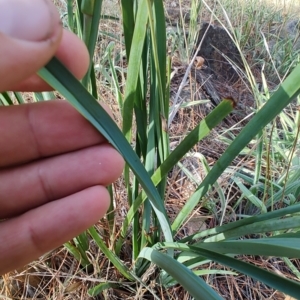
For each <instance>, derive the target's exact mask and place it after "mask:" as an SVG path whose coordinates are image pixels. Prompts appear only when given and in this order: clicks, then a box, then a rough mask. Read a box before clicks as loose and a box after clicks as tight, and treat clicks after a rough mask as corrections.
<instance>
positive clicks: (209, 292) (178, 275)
mask: <svg viewBox="0 0 300 300" xmlns="http://www.w3.org/2000/svg"><path fill="white" fill-rule="evenodd" d="M139 257H140V258H146V259H148V260H149V261H151V262H152V263H154V264H156V265H157V266H159V267H160V268H162V269H164V270H165V271H166V272H167V273H168V274H169V275H171V276H172V277H173V278H174V279H175V280H176V281H178V282H179V283H180V284H181V285H182V286H183V287H184V289H185V290H187V291H188V292H189V293H190V294H191V295H192V296H193V297H194V298H195V299H197V300H208V299H209V300H214V299H215V300H222V299H223V298H222V297H221V296H219V295H218V294H217V293H216V292H215V291H214V290H213V289H212V288H211V287H209V285H207V284H206V283H205V282H204V280H203V279H201V278H200V277H198V276H196V275H195V274H194V273H193V272H192V271H191V270H190V269H188V268H187V267H185V266H184V265H182V264H180V263H179V262H177V261H176V260H175V259H173V258H171V257H170V256H167V255H166V254H164V253H160V252H159V251H157V250H154V249H151V248H147V247H146V248H144V249H143V250H142V251H141V253H140V255H139Z"/></svg>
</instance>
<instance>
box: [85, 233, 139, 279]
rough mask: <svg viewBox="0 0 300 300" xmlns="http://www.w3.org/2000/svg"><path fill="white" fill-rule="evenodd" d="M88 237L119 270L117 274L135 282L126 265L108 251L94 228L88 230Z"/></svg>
mask: <svg viewBox="0 0 300 300" xmlns="http://www.w3.org/2000/svg"><path fill="white" fill-rule="evenodd" d="M88 231H89V233H90V235H91V236H92V238H93V239H94V241H95V243H96V244H97V245H98V247H99V248H100V249H101V251H102V252H103V253H104V255H105V256H106V257H107V258H108V259H109V260H110V262H111V263H112V264H113V265H114V266H115V267H116V268H117V269H118V270H119V272H120V273H121V274H122V275H123V276H124V277H125V278H127V279H128V280H132V281H133V280H135V276H133V274H131V272H130V270H129V269H128V268H127V267H126V265H125V264H124V263H123V262H122V261H121V260H120V259H119V258H118V257H117V256H116V255H115V254H114V253H113V252H112V251H111V250H109V249H108V248H107V247H106V245H105V243H104V242H103V241H102V239H101V237H100V236H99V234H98V233H97V231H96V229H95V228H94V227H91V228H90V229H89V230H88Z"/></svg>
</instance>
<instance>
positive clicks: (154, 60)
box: [0, 0, 300, 299]
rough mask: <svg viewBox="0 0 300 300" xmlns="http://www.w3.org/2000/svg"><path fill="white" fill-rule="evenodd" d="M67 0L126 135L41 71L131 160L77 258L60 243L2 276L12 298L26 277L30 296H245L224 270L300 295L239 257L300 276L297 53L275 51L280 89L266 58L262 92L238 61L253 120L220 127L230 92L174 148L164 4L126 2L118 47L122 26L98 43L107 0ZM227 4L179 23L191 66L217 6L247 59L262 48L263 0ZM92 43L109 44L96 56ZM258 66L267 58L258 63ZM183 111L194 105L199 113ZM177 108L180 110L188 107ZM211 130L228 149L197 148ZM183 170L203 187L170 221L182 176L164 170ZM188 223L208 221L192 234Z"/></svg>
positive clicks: (79, 242) (93, 83)
mask: <svg viewBox="0 0 300 300" xmlns="http://www.w3.org/2000/svg"><path fill="white" fill-rule="evenodd" d="M61 3H63V2H61ZM93 3H94V6H93ZM104 3H105V2H104ZM104 3H103V4H104ZM180 3H181V2H180ZM201 3H204V1H203V2H201ZM205 3H206V2H205ZM259 3H260V4H262V3H261V2H260V1H259ZM67 4H68V6H67V8H68V15H66V16H64V18H65V19H64V20H65V22H66V25H67V26H69V27H70V29H72V30H74V31H75V32H76V33H77V34H79V35H81V36H82V38H83V39H84V40H85V42H86V44H87V46H88V48H89V51H90V53H91V54H92V55H91V56H93V57H94V60H95V63H92V64H91V66H90V71H89V73H88V75H87V76H86V77H85V79H84V80H83V85H84V86H85V87H86V88H87V89H88V90H89V91H90V92H91V94H92V95H94V96H95V97H97V95H100V97H99V98H100V100H102V101H103V97H102V93H100V92H99V90H100V89H101V91H106V95H107V94H108V93H110V94H111V95H113V96H114V97H115V98H116V100H115V102H114V103H115V105H118V108H117V110H118V114H119V115H121V119H122V122H121V123H122V125H121V127H122V131H123V134H121V132H120V130H119V129H118V127H117V126H116V125H115V124H114V123H113V122H112V121H111V120H110V118H109V117H108V116H107V115H106V114H105V112H104V111H103V110H101V108H100V106H99V105H98V104H97V102H96V101H95V100H94V98H93V97H92V96H91V95H90V94H88V93H87V91H86V89H85V88H83V85H81V84H80V83H78V82H77V81H76V80H75V79H74V78H73V77H72V75H71V74H69V72H68V71H67V70H66V69H65V68H64V67H63V66H62V65H61V64H60V63H59V62H58V61H57V60H56V59H53V60H52V61H51V63H50V64H49V65H47V66H46V68H45V69H43V70H41V71H40V75H41V76H42V77H43V78H44V79H45V80H47V81H48V82H49V83H50V84H52V86H53V87H54V88H55V89H56V90H58V91H59V92H60V93H61V94H62V95H63V96H64V97H66V99H67V100H68V101H70V102H71V103H72V104H73V105H74V106H75V107H76V108H77V109H78V110H79V111H80V112H81V113H82V114H83V115H84V116H85V117H86V118H87V119H88V120H89V121H90V122H91V123H92V124H93V125H94V126H95V127H96V128H97V129H98V130H99V131H100V132H101V133H102V134H104V135H105V137H106V138H107V139H108V140H109V141H110V142H111V143H112V145H114V146H115V147H116V148H117V149H118V150H119V151H120V153H121V154H122V155H123V156H124V158H125V160H126V162H127V167H126V169H125V171H124V177H123V179H122V180H120V181H118V182H117V183H116V184H115V185H113V186H112V187H109V191H110V193H111V195H112V203H111V207H110V209H109V212H108V214H107V216H106V218H105V219H104V220H102V221H101V222H99V224H96V225H95V226H94V227H92V228H90V229H89V230H88V231H87V232H86V233H83V234H81V235H80V236H78V237H76V238H75V239H74V240H73V241H70V242H69V243H67V244H66V245H65V248H66V249H67V250H68V251H69V254H68V253H67V252H66V251H65V249H61V250H58V251H55V252H53V253H52V254H48V255H46V256H44V257H43V258H42V259H41V261H39V262H37V263H33V264H32V265H31V266H30V267H28V268H27V269H25V270H24V271H23V273H22V271H20V272H19V273H16V274H11V275H12V277H13V278H14V280H13V281H12V280H10V278H9V277H4V278H3V284H2V286H3V291H2V293H3V294H5V295H8V296H10V297H16V296H15V295H17V294H18V293H19V291H18V288H19V287H20V286H19V287H18V284H20V285H21V290H22V291H23V293H24V295H26V297H36V298H38V297H47V296H48V297H49V295H51V296H50V297H51V298H53V297H54V298H56V297H64V299H67V298H68V297H69V298H70V299H71V298H72V297H75V296H74V295H76V297H80V296H79V293H81V295H84V296H83V297H86V294H87V293H88V294H89V295H91V297H97V295H99V294H102V295H103V296H104V297H107V298H113V297H119V298H123V299H124V298H129V297H134V296H133V295H135V297H136V298H139V299H143V298H147V297H152V298H157V299H159V298H163V297H169V298H172V297H174V298H176V297H177V298H182V299H183V297H189V296H188V295H190V296H193V297H194V298H195V299H222V298H221V296H225V295H226V297H227V298H229V297H232V295H235V296H234V297H235V298H237V299H238V297H240V298H242V295H241V291H240V290H239V289H236V290H235V291H233V288H232V285H230V284H228V286H229V287H228V290H229V291H226V292H224V291H222V289H220V288H219V286H218V284H217V283H214V284H212V282H216V278H220V277H223V278H225V279H223V280H226V281H227V282H229V281H231V280H233V281H234V280H235V278H237V276H240V275H237V274H238V273H242V274H245V275H247V276H250V277H252V278H254V279H255V280H257V281H260V282H262V284H264V286H265V287H266V286H269V287H272V288H273V289H275V290H276V289H277V290H281V291H283V292H284V293H287V294H291V295H293V296H294V297H297V295H298V291H299V287H300V286H299V284H298V283H297V282H296V281H291V280H289V279H287V278H284V277H281V276H278V275H276V274H275V273H272V272H268V271H266V270H265V269H264V268H262V267H260V266H259V265H258V266H255V265H253V264H249V263H246V262H245V260H248V261H249V262H251V261H252V260H253V257H256V256H260V257H284V261H285V265H284V270H285V273H284V274H287V273H288V272H287V271H286V270H287V269H288V270H290V274H294V276H293V278H295V277H297V276H298V275H299V274H298V273H297V269H296V268H295V265H294V261H293V260H292V259H295V258H299V245H298V240H299V231H298V228H299V227H300V219H299V217H298V214H299V211H300V206H299V204H298V199H299V192H300V190H299V188H298V186H299V180H298V178H299V159H298V156H297V153H298V150H299V149H298V148H297V142H298V136H299V124H300V123H299V112H298V110H297V109H296V106H295V105H291V103H292V101H293V99H295V98H296V97H297V95H298V94H299V92H300V84H299V83H298V82H297V78H299V75H300V70H299V66H298V67H296V68H294V66H293V65H292V64H293V62H294V60H293V58H289V64H287V65H288V69H285V70H284V71H283V73H281V71H280V70H279V69H278V67H277V66H276V64H274V60H273V61H272V59H271V64H270V66H271V67H272V68H275V70H276V72H277V73H278V76H279V78H280V85H279V86H277V85H276V86H275V87H276V92H275V93H273V91H269V85H268V78H269V75H270V74H269V69H268V68H267V67H265V69H262V70H265V71H262V72H261V78H262V87H263V92H262V90H261V89H259V88H258V87H257V81H256V79H257V78H256V77H255V74H254V72H253V66H252V65H251V64H249V62H248V61H247V59H245V57H244V56H243V58H244V60H243V62H244V67H245V70H246V71H245V74H244V76H245V78H246V79H247V80H248V83H249V85H250V87H251V88H250V91H251V93H252V96H253V97H254V98H255V99H256V100H257V101H256V106H254V107H253V114H252V115H251V118H250V116H249V119H251V120H249V122H248V124H246V125H245V123H242V122H241V123H240V125H239V128H238V130H237V129H236V128H231V127H230V126H227V128H225V127H226V126H225V124H224V123H221V122H222V120H224V118H226V117H227V118H228V115H229V114H230V113H231V112H232V111H233V109H234V106H235V103H234V102H233V101H232V100H231V99H223V101H222V102H221V103H220V104H219V105H218V106H217V107H216V108H214V109H213V110H212V111H211V112H210V113H209V114H208V115H204V116H202V117H203V119H202V120H199V122H195V124H192V125H191V126H190V127H188V126H186V127H187V128H188V130H185V131H186V133H184V134H182V135H181V136H175V137H174V136H172V137H171V138H172V139H176V147H175V148H174V147H173V146H172V145H170V137H169V134H170V133H172V128H173V130H174V127H172V126H173V125H172V123H171V125H170V128H169V126H168V124H169V123H170V122H169V118H170V115H171V113H172V111H171V109H170V103H169V98H170V90H171V89H172V88H171V86H172V83H171V79H170V77H171V64H170V61H171V60H170V58H169V57H168V56H166V53H167V35H166V31H165V30H164V28H165V18H164V9H163V2H162V1H154V2H152V1H150V0H148V1H143V2H141V1H135V0H132V1H128V0H124V1H121V2H120V9H121V11H122V22H123V28H124V29H123V34H124V40H120V42H118V39H120V38H119V37H120V34H118V35H117V34H116V33H112V32H106V33H101V32H100V37H101V38H102V39H103V38H104V37H106V38H107V45H108V46H107V47H106V49H105V50H104V49H103V48H102V47H101V46H99V43H98V42H97V41H99V37H97V35H98V28H99V21H100V19H99V17H100V16H101V15H102V16H103V15H104V14H101V13H100V12H101V4H102V1H99V2H93V1H79V0H77V1H76V2H75V4H74V6H73V1H67ZM184 4H185V5H186V3H184ZM228 4H229V2H228V1H222V2H217V5H211V3H209V2H207V3H206V8H205V5H204V6H203V5H202V6H201V5H200V1H192V3H191V4H190V5H191V8H192V9H191V10H192V12H191V14H190V16H191V19H190V22H189V25H188V28H189V30H188V34H187V35H185V34H183V36H182V33H180V32H181V31H178V32H179V39H182V40H183V41H184V42H182V43H181V42H180V43H179V44H178V45H175V46H174V44H173V45H172V41H171V42H170V43H171V48H172V47H173V50H174V49H176V47H177V48H178V47H179V49H180V47H186V48H182V49H181V50H180V51H181V53H182V55H184V60H185V61H186V64H187V65H189V64H190V62H189V61H190V60H191V59H192V55H193V51H194V50H195V48H194V45H193V41H194V40H195V33H196V31H197V30H196V26H195V22H196V19H198V17H199V15H201V19H203V15H205V14H206V15H207V14H208V13H210V14H211V15H210V18H212V19H218V22H219V23H220V24H223V26H224V28H226V30H227V31H228V33H229V34H231V36H232V38H233V40H234V42H235V43H236V46H237V47H238V49H239V50H240V53H241V55H243V52H244V51H251V50H249V49H252V48H253V47H254V48H255V47H262V45H263V44H264V45H265V44H266V43H264V39H263V38H262V35H261V32H260V33H258V31H259V30H260V29H259V28H260V27H259V24H260V23H261V24H266V27H267V24H268V22H269V21H270V17H269V16H268V15H267V14H266V13H267V11H266V10H261V11H259V12H257V13H256V14H254V7H255V5H257V4H258V2H257V1H256V2H255V1H254V0H253V1H250V2H247V5H244V3H241V6H240V7H238V6H235V7H234V8H232V3H231V6H228ZM182 5H183V3H181V6H182ZM274 13H275V12H274ZM276 13H277V12H276ZM181 16H183V12H182V11H181ZM237 16H238V18H237ZM249 16H251V17H252V19H249V18H248V17H249ZM110 20H113V18H110ZM232 20H234V21H232ZM101 22H102V21H101ZM101 22H100V23H101ZM115 22H118V21H117V20H115ZM181 24H183V22H182V23H181ZM116 26H119V25H116ZM178 32H177V34H178ZM260 37H261V38H260ZM100 44H101V43H100ZM122 45H124V49H123V47H122ZM95 48H96V49H97V50H99V51H101V50H102V52H100V54H99V53H97V54H96V55H94V50H95ZM180 51H179V52H180ZM124 52H125V53H126V61H125V63H124V64H123V53H124ZM177 53H178V52H177ZM253 59H254V60H256V58H255V57H253ZM258 63H259V59H257V60H256V61H255V64H258ZM292 69H294V70H293V71H292ZM291 71H292V72H291ZM289 73H290V74H289ZM95 74H96V75H95ZM288 74H289V76H287V75H288ZM187 75H189V74H187ZM286 77H287V78H286ZM97 79H98V81H97ZM99 79H100V80H99ZM283 79H284V81H283ZM275 87H274V89H275ZM190 95H191V94H190ZM14 96H15V99H12V97H11V95H10V94H9V93H3V94H2V95H1V98H0V100H1V102H2V104H3V105H12V104H13V103H14V102H16V101H18V102H20V103H21V102H23V101H24V100H23V98H22V96H21V95H20V94H15V95H14ZM52 96H53V94H50V95H49V94H36V95H35V99H36V101H41V100H44V99H48V98H49V97H52ZM110 97H112V96H110ZM206 104H207V103H201V104H200V106H201V105H206ZM198 105H199V104H198ZM192 107H193V106H192ZM188 109H189V112H190V113H191V114H192V113H193V112H195V111H196V110H195V109H192V110H191V109H190V108H188ZM179 111H180V113H183V115H184V114H185V113H186V112H187V108H179ZM184 116H186V115H184ZM183 120H184V119H183ZM183 122H184V121H183ZM220 124H222V126H221V127H220ZM177 125H178V124H177ZM184 125H185V124H184ZM175 133H176V132H175ZM212 133H213V134H214V136H215V139H219V140H220V142H219V143H222V144H223V145H225V146H226V147H227V148H226V149H225V150H224V153H222V154H220V155H217V156H216V157H214V159H213V160H209V157H208V155H207V156H206V157H205V156H204V155H201V153H200V152H201V151H200V149H201V148H200V147H199V146H198V145H199V144H198V143H199V142H202V140H204V138H206V137H208V138H209V135H210V134H212ZM208 141H209V140H208ZM130 145H133V149H134V150H133V149H132V148H131V146H130ZM208 147H209V146H208ZM209 150H211V149H209ZM213 150H214V149H213ZM207 151H208V150H207ZM192 153H193V157H194V159H195V160H196V161H197V166H196V169H201V170H202V178H201V180H199V178H196V175H195V173H194V174H193V172H192V171H193V169H189V168H188V166H187V165H185V162H184V161H181V159H182V158H183V157H184V158H185V159H187V158H188V157H189V156H191V155H192ZM180 161H181V162H182V163H180ZM193 166H194V164H193ZM192 168H193V167H192ZM176 170H178V173H180V174H184V175H183V176H182V175H180V176H179V180H181V181H183V179H184V178H182V177H186V178H185V181H186V182H192V186H196V188H195V190H194V191H193V192H189V193H188V196H187V197H186V199H184V200H183V199H182V198H183V196H182V192H180V191H179V190H178V189H177V188H175V189H173V191H172V193H173V197H174V198H177V199H176V200H175V199H174V198H173V204H174V202H175V203H176V204H175V206H176V210H175V215H174V216H173V217H171V216H170V211H169V210H168V207H170V206H169V205H170V202H171V201H170V200H171V199H169V198H168V195H170V190H171V187H172V186H175V183H174V181H172V180H171V181H170V178H177V179H178V177H172V174H170V172H171V171H173V172H176ZM189 187H191V185H189ZM120 193H121V195H120ZM120 200H121V201H122V203H123V206H124V207H123V208H122V209H120ZM174 200H175V201H174ZM177 202H180V203H177ZM195 216H196V217H195ZM193 218H196V222H201V224H202V225H201V226H199V227H198V228H197V229H196V230H193V231H189V228H190V227H191V220H192V219H193ZM197 218H198V219H197ZM199 220H200V221H199ZM175 241H176V242H175ZM241 257H242V258H241ZM246 257H247V258H246ZM287 257H289V258H287ZM221 266H225V267H221ZM282 268H283V267H282ZM54 274H55V276H54ZM47 276H49V277H47ZM54 278H55V280H54ZM99 278H100V279H99ZM18 279H19V283H18ZM247 280H249V281H250V279H247ZM251 280H252V279H251ZM55 281H56V282H55ZM57 281H58V283H57ZM28 282H29V284H27V285H26V283H28ZM251 282H253V281H251ZM253 284H254V283H253ZM212 285H213V288H215V290H217V291H218V292H219V293H220V294H221V295H219V294H218V293H216V291H215V290H214V289H213V288H212V287H211V286H212ZM15 286H17V288H16V287H15ZM26 286H27V287H28V286H30V288H27V289H26V288H25V287H26ZM41 287H42V288H41ZM183 289H185V290H186V291H184V290H183ZM79 290H80V292H79ZM158 293H159V295H160V296H157V295H158ZM253 293H254V292H253ZM253 295H254V294H253ZM255 295H256V294H255ZM248 298H249V297H248ZM73 299H74V298H73Z"/></svg>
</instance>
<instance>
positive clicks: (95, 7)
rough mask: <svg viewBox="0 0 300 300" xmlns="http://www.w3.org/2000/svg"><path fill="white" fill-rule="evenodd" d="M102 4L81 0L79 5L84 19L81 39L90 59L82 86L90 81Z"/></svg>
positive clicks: (97, 1)
mask: <svg viewBox="0 0 300 300" xmlns="http://www.w3.org/2000/svg"><path fill="white" fill-rule="evenodd" d="M102 2H103V1H102V0H96V1H95V0H82V3H81V11H82V14H83V18H84V26H83V27H84V30H83V39H84V42H85V44H86V46H87V48H88V52H89V55H90V59H91V62H90V66H89V70H88V72H87V73H86V75H85V76H84V78H83V79H82V84H83V85H84V86H88V83H89V81H90V76H91V71H92V64H93V57H94V52H95V46H96V42H97V37H98V30H99V23H100V19H101V9H102Z"/></svg>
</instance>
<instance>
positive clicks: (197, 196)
mask: <svg viewBox="0 0 300 300" xmlns="http://www.w3.org/2000/svg"><path fill="white" fill-rule="evenodd" d="M299 77H300V65H298V66H297V67H296V68H295V69H294V71H293V72H292V73H291V74H290V75H289V76H288V78H287V79H286V80H285V81H284V82H283V83H282V85H281V86H280V87H279V88H278V90H277V91H276V92H275V93H274V95H273V96H272V97H271V98H270V99H269V101H268V102H267V103H266V104H265V105H264V106H263V107H262V108H261V109H260V110H259V111H258V112H257V114H256V115H255V116H254V117H253V118H252V119H251V121H249V123H248V124H247V125H246V126H245V127H244V128H243V129H242V131H241V132H240V134H239V135H238V136H237V137H236V138H235V140H234V141H233V142H232V143H231V144H230V146H229V147H228V148H227V149H226V151H225V152H224V154H223V155H222V156H221V157H220V159H219V160H218V161H217V162H216V164H215V165H214V166H213V168H212V169H211V171H210V172H209V174H208V175H207V176H206V177H205V179H204V180H203V182H202V183H201V184H200V185H199V187H198V188H197V190H196V192H195V193H194V194H193V195H192V196H191V197H190V199H189V200H188V201H187V202H186V204H185V206H184V207H183V208H182V210H181V211H180V212H179V214H178V215H177V217H176V219H175V221H174V223H173V224H172V230H173V231H177V230H178V229H179V228H180V226H181V225H182V224H183V222H184V221H185V219H186V218H187V217H188V216H189V214H190V213H191V212H192V210H193V209H194V208H195V207H196V205H197V204H198V203H199V201H201V199H202V197H203V196H204V195H205V194H206V193H207V191H208V190H209V189H210V188H211V187H212V185H213V184H214V183H215V182H216V181H217V179H218V178H219V177H220V176H221V174H222V173H223V172H224V171H225V169H226V168H227V167H228V166H229V165H230V163H231V162H232V161H233V160H234V158H235V157H237V156H238V154H239V153H240V152H241V151H242V150H243V149H244V148H245V146H246V145H247V144H249V143H250V142H251V140H252V139H253V138H254V137H255V136H256V135H257V134H258V133H259V132H260V131H261V130H262V128H264V127H265V126H266V125H267V124H268V123H269V122H270V121H272V119H273V118H275V117H276V116H277V115H278V114H279V113H280V112H281V111H282V110H283V109H284V108H285V107H286V106H287V105H288V104H289V103H290V102H291V101H292V100H293V99H294V98H295V97H296V96H297V95H298V94H299V92H300V84H299V80H298V79H299Z"/></svg>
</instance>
